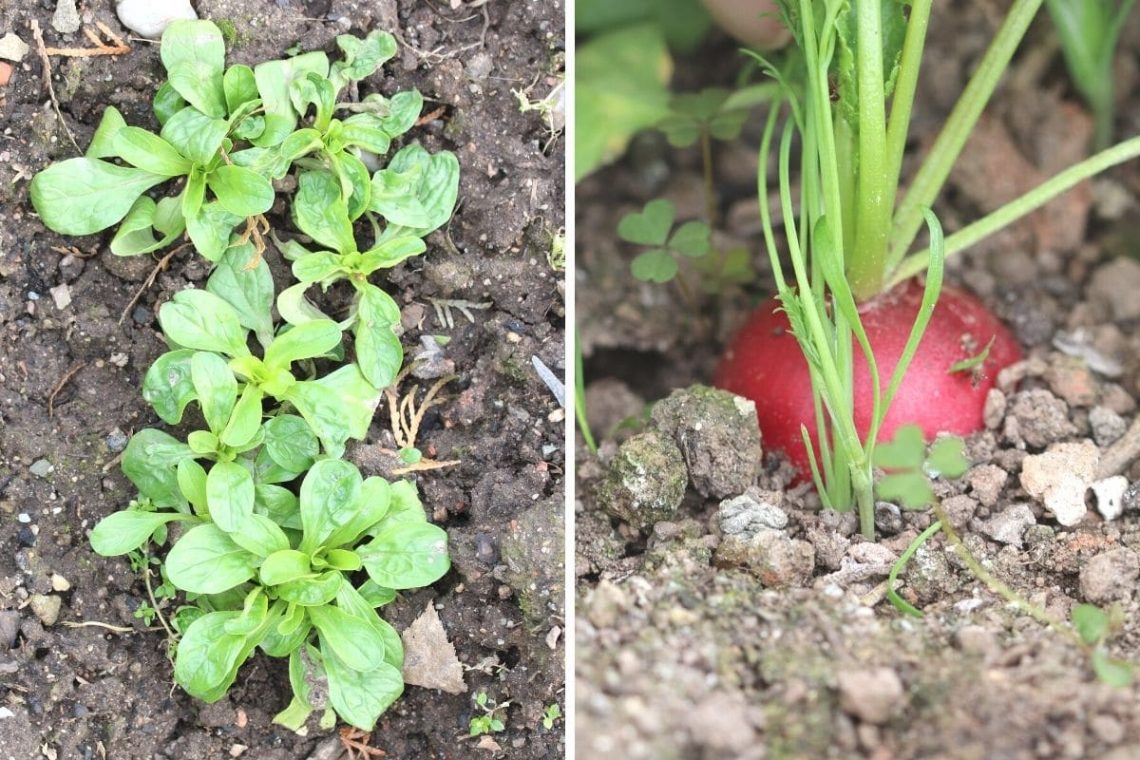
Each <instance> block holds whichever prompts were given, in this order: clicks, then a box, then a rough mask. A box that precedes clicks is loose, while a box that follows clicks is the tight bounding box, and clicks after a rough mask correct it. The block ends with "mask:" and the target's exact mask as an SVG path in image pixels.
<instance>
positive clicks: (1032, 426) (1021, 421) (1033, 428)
mask: <svg viewBox="0 0 1140 760" xmlns="http://www.w3.org/2000/svg"><path fill="white" fill-rule="evenodd" d="M1076 432H1077V429H1076V427H1075V426H1074V425H1073V423H1071V422H1069V408H1068V406H1067V405H1066V404H1065V402H1064V401H1062V400H1061V399H1059V398H1057V397H1056V396H1054V395H1053V394H1052V393H1050V392H1049V391H1047V390H1042V389H1039V388H1038V389H1034V390H1030V391H1022V392H1021V393H1015V394H1014V395H1013V398H1012V399H1011V400H1010V404H1009V410H1008V412H1007V413H1006V417H1005V434H1006V437H1007V438H1009V440H1010V441H1012V442H1014V443H1018V442H1019V441H1025V443H1027V444H1029V445H1030V446H1031V447H1033V448H1035V449H1043V448H1045V447H1046V446H1048V445H1049V444H1051V443H1056V442H1057V441H1059V440H1061V439H1063V438H1068V437H1069V436H1071V435H1073V434H1075V433H1076Z"/></svg>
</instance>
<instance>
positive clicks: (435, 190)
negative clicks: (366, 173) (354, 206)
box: [369, 143, 459, 239]
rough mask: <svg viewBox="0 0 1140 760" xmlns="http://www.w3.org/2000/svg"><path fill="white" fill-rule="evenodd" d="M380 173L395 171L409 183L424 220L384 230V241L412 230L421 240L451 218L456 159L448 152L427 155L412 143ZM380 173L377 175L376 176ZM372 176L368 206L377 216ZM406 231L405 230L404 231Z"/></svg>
mask: <svg viewBox="0 0 1140 760" xmlns="http://www.w3.org/2000/svg"><path fill="white" fill-rule="evenodd" d="M382 171H383V172H396V173H397V174H400V175H406V176H407V177H409V178H410V179H411V180H413V184H412V187H414V188H415V189H414V193H415V198H416V200H417V201H418V202H419V205H420V206H421V207H422V208H423V210H424V213H425V219H424V220H423V221H422V223H417V224H411V225H403V224H398V225H397V226H396V227H395V228H392V227H390V228H389V229H388V230H386V231H385V239H391V238H394V237H400V236H403V235H406V234H408V231H409V230H414V231H415V233H416V234H417V235H419V236H420V237H423V236H424V235H427V234H428V233H429V232H432V231H434V230H437V229H439V228H440V227H442V226H443V225H444V224H446V223H447V220H448V219H450V218H451V214H452V212H453V211H454V210H455V201H456V199H457V198H458V197H459V160H458V159H457V158H456V157H455V155H454V154H452V153H450V152H448V151H440V152H439V153H428V152H427V151H426V150H424V149H423V148H422V147H420V146H419V145H416V144H415V143H413V144H411V145H407V146H405V147H404V148H403V149H402V150H400V152H398V153H397V154H396V155H394V156H393V157H392V160H391V161H390V162H389V163H388V166H387V167H386V168H385V169H384V170H382ZM380 173H381V172H377V174H378V175H379V174H380ZM376 189H377V183H376V176H373V183H372V193H373V195H372V201H371V203H370V204H369V207H370V208H371V209H372V210H374V211H377V212H378V213H381V214H385V215H387V214H386V212H385V211H384V210H383V208H381V206H383V205H385V204H384V203H381V204H379V205H378V204H377V198H376ZM405 228H407V229H405Z"/></svg>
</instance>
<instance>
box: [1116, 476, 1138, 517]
mask: <svg viewBox="0 0 1140 760" xmlns="http://www.w3.org/2000/svg"><path fill="white" fill-rule="evenodd" d="M1120 506H1121V508H1122V509H1123V510H1124V511H1125V512H1140V480H1138V481H1136V482H1135V483H1133V484H1132V485H1130V486H1128V488H1126V489H1124V495H1123V496H1122V497H1120Z"/></svg>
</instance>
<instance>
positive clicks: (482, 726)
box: [467, 691, 511, 736]
mask: <svg viewBox="0 0 1140 760" xmlns="http://www.w3.org/2000/svg"><path fill="white" fill-rule="evenodd" d="M474 701H475V706H476V707H478V708H479V709H480V710H482V711H483V714H482V715H476V716H474V717H472V718H471V720H470V721H469V722H468V724H467V730H468V735H469V736H483V735H485V734H492V733H495V734H497V733H501V732H503V731H506V730H507V724H506V723H505V722H504V721H503V720H502V718H500V717H498V714H499V713H500V712H504V711H506V709H507V708H508V707H509V706H510V704H511V703H510V702H502V703H496V702H494V701H492V700H491V698H490V697H488V696H487V692H485V691H481V692H479V693H478V694H476V695H475V700H474Z"/></svg>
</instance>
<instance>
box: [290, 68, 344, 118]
mask: <svg viewBox="0 0 1140 760" xmlns="http://www.w3.org/2000/svg"><path fill="white" fill-rule="evenodd" d="M289 100H290V102H292V104H293V109H294V110H295V111H296V112H297V113H298V114H299V115H300V116H301V117H302V118H304V116H305V114H306V112H307V111H308V108H309V106H310V105H311V106H314V107H315V109H316V113H315V114H314V115H313V120H312V121H313V127H315V128H316V129H317V131H319V132H324V131H325V130H327V129H328V127H329V122H330V121H331V120H332V113H333V107H334V105H335V103H336V90H335V89H334V88H333V85H332V82H330V81H329V80H328V79H326V78H325V77H323V76H321V75H320V74H314V73H312V72H309V73H307V74H305V75H304V76H303V77H298V78H296V79H294V80H293V82H292V83H291V84H290V85H289Z"/></svg>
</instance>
